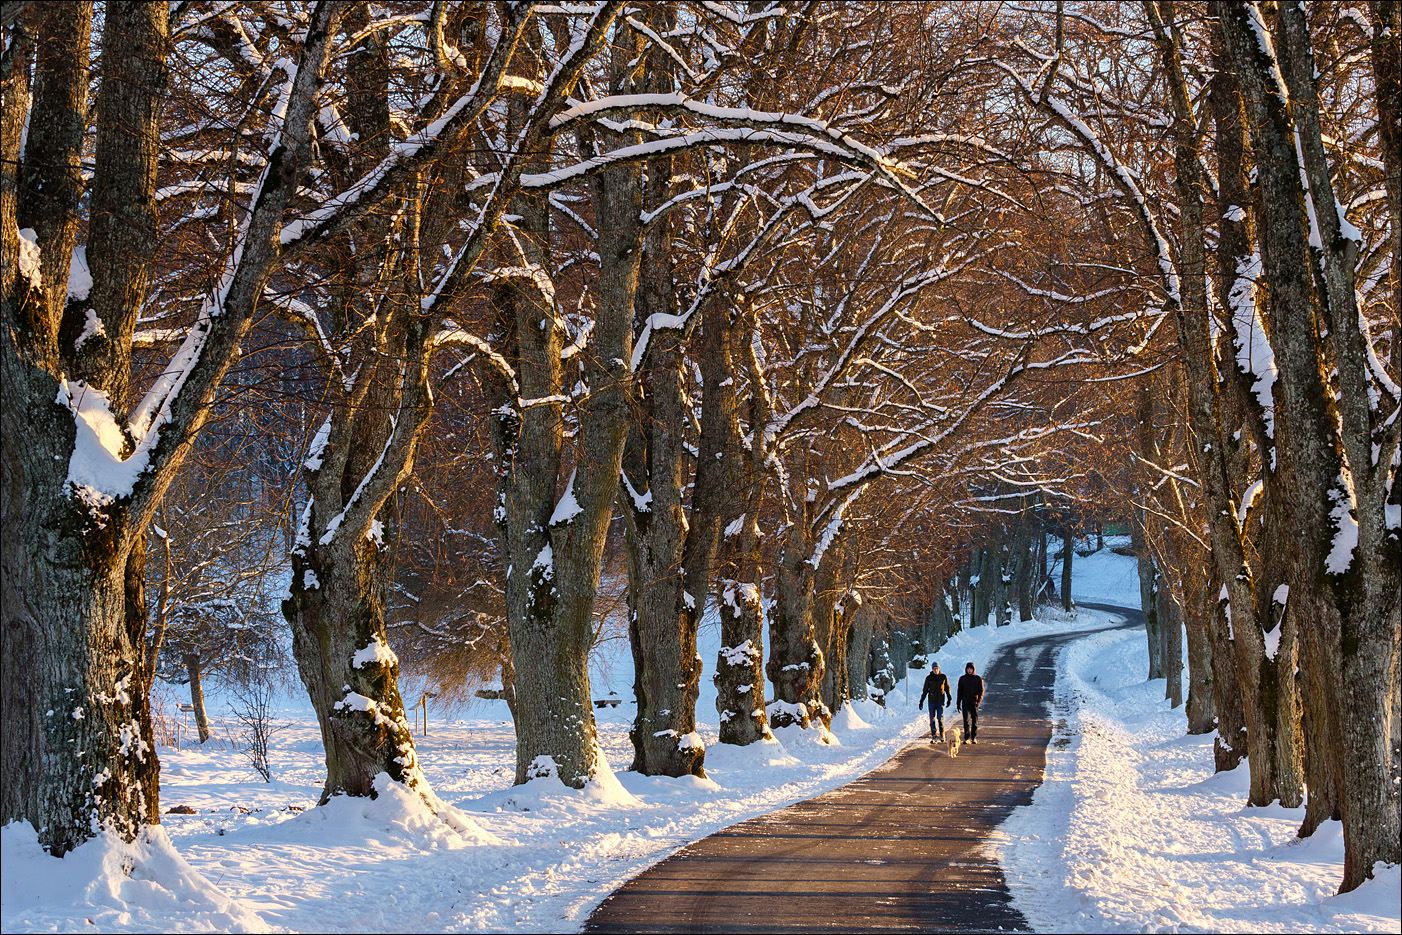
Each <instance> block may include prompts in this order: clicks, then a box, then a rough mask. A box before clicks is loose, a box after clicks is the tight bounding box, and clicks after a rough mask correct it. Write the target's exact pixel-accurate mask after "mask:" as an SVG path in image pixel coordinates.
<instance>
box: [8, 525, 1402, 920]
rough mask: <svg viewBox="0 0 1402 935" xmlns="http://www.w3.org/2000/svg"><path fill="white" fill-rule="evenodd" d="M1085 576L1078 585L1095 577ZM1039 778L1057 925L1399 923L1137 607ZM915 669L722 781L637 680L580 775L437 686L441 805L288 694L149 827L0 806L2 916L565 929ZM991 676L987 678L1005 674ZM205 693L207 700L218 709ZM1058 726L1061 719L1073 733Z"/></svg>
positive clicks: (1012, 863)
mask: <svg viewBox="0 0 1402 935" xmlns="http://www.w3.org/2000/svg"><path fill="white" fill-rule="evenodd" d="M1075 570H1076V580H1077V587H1076V589H1075V590H1074V591H1073V593H1076V594H1077V596H1083V598H1084V599H1085V600H1099V601H1109V602H1119V603H1136V602H1137V600H1136V597H1135V595H1136V593H1137V592H1136V591H1135V590H1134V588H1135V587H1137V582H1136V580H1135V578H1134V574H1133V561H1132V560H1131V559H1127V558H1124V557H1122V556H1118V555H1113V554H1112V553H1110V552H1109V551H1108V550H1107V551H1104V552H1101V553H1098V554H1097V555H1095V556H1091V557H1089V558H1086V559H1083V560H1080V561H1078V562H1077V567H1076V569H1075ZM1082 588H1084V592H1085V593H1084V595H1081V593H1080V592H1081V589H1082ZM1107 622H1109V620H1108V619H1107V617H1106V615H1104V614H1100V613H1096V612H1090V611H1086V612H1083V613H1081V614H1080V615H1079V616H1078V617H1077V618H1075V619H1074V620H1071V621H1064V620H1049V621H1047V622H1034V623H1028V624H1015V625H1013V626H1010V627H1004V628H1001V629H999V628H995V627H983V628H978V629H975V630H972V631H966V632H965V633H963V634H961V635H960V636H958V637H957V638H956V639H955V640H953V641H951V643H950V644H949V645H947V646H946V647H945V648H944V649H943V650H942V651H941V652H939V653H937V654H935V657H934V658H935V659H936V661H938V662H940V663H941V665H942V667H943V668H944V669H945V670H946V671H951V672H957V671H958V670H959V669H960V668H962V665H963V663H964V662H967V661H973V662H975V663H976V664H977V665H978V666H979V669H980V670H981V671H982V670H983V669H985V668H986V666H987V663H988V661H989V659H990V658H991V657H992V656H993V655H994V654H995V653H996V650H997V646H998V645H999V644H1000V643H1003V642H1007V641H1011V640H1015V639H1021V638H1025V637H1027V636H1033V635H1036V634H1038V633H1047V632H1061V631H1066V630H1070V629H1094V628H1097V627H1102V626H1105V625H1106V623H1107ZM718 637H719V633H718V630H717V628H716V627H715V625H714V623H710V624H708V625H706V626H703V630H702V641H701V642H702V646H701V652H702V656H703V658H704V659H705V660H706V665H707V676H706V677H704V678H703V680H702V689H703V690H702V697H701V701H700V704H699V705H698V715H699V719H700V721H701V733H702V736H703V737H704V738H705V739H706V740H707V742H708V744H713V743H714V742H715V739H716V733H717V723H716V714H715V706H714V699H715V692H714V688H713V686H712V685H711V684H710V679H709V672H710V668H711V666H712V665H713V664H714V659H715V655H716V649H717V643H718ZM1067 652H1068V655H1067V656H1066V658H1065V663H1066V664H1065V665H1064V666H1063V673H1064V675H1063V678H1062V679H1061V680H1060V681H1059V683H1058V701H1057V714H1056V716H1057V717H1058V718H1059V719H1063V720H1065V722H1066V724H1065V725H1064V726H1063V727H1061V728H1060V729H1059V730H1058V734H1057V740H1056V742H1054V745H1053V750H1052V752H1051V756H1050V759H1049V764H1048V782H1047V784H1046V785H1044V786H1043V787H1042V788H1041V789H1040V790H1039V791H1038V793H1037V796H1036V799H1035V801H1034V804H1033V805H1032V806H1031V807H1029V808H1026V809H1022V810H1020V811H1019V812H1018V813H1016V814H1015V815H1014V817H1013V819H1012V820H1011V821H1010V822H1009V823H1008V824H1007V825H1005V826H1004V829H1003V830H1004V831H1006V832H1007V834H1006V835H1003V836H1002V837H1001V839H1000V841H999V842H998V844H999V846H1000V847H1001V849H1002V851H1003V857H1004V860H1005V865H1006V866H1007V868H1008V871H1009V873H1008V875H1009V878H1010V880H1011V883H1012V886H1013V888H1014V892H1015V895H1016V897H1017V899H1018V903H1019V906H1020V907H1021V908H1022V910H1023V912H1024V913H1025V914H1026V915H1027V916H1028V918H1029V919H1030V920H1032V922H1033V924H1034V925H1035V926H1036V927H1037V928H1038V929H1046V930H1049V931H1051V930H1066V931H1087V930H1090V931H1175V930H1178V931H1192V930H1238V931H1253V930H1279V931H1286V930H1302V929H1317V930H1330V931H1334V930H1338V931H1345V930H1388V929H1391V930H1392V931H1397V930H1398V909H1397V905H1398V874H1397V870H1396V869H1393V870H1390V871H1386V876H1385V879H1383V880H1381V881H1380V882H1378V883H1374V884H1369V886H1367V887H1365V888H1364V890H1362V891H1360V893H1359V894H1355V895H1353V896H1350V897H1347V898H1345V899H1343V900H1333V899H1330V898H1328V897H1329V896H1330V894H1331V893H1332V892H1333V886H1334V882H1335V881H1336V880H1337V878H1338V876H1339V867H1340V866H1341V862H1342V845H1341V843H1340V841H1339V839H1338V833H1337V830H1336V828H1335V827H1330V828H1326V829H1325V830H1324V831H1322V832H1321V836H1320V837H1319V838H1317V839H1316V840H1314V841H1311V842H1308V843H1306V844H1303V845H1291V844H1289V843H1288V842H1289V841H1290V838H1291V835H1292V834H1293V829H1294V826H1295V823H1296V822H1297V821H1298V816H1296V815H1293V814H1291V813H1287V812H1285V811H1284V810H1281V809H1264V810H1253V811H1254V812H1255V813H1254V814H1246V813H1245V810H1243V808H1242V806H1241V803H1242V802H1243V801H1244V799H1245V792H1244V789H1245V770H1244V769H1242V770H1238V771H1237V772H1236V773H1233V774H1229V775H1226V776H1220V777H1216V778H1213V777H1212V774H1211V749H1210V748H1211V741H1210V739H1208V740H1204V739H1202V738H1192V739H1185V738H1183V737H1182V726H1183V722H1182V716H1181V713H1180V712H1172V713H1169V712H1168V710H1167V706H1166V703H1163V702H1160V701H1158V699H1159V698H1160V697H1162V694H1163V682H1162V681H1159V682H1154V683H1146V682H1144V681H1142V675H1143V672H1144V669H1145V665H1146V663H1145V660H1144V648H1143V635H1142V632H1141V631H1124V632H1121V633H1114V634H1106V635H1100V636H1092V637H1089V638H1087V639H1086V640H1082V641H1078V642H1077V643H1075V644H1072V646H1071V647H1070V648H1069V649H1068V651H1067ZM593 672H594V678H595V695H596V697H601V696H604V695H606V694H608V693H609V692H610V691H616V692H617V693H618V694H619V695H620V696H622V697H623V698H625V699H627V698H629V697H630V695H631V691H630V685H631V679H632V672H631V659H630V654H629V653H628V650H627V646H626V644H624V643H623V642H622V641H616V642H614V643H610V644H608V648H607V649H606V651H605V652H604V654H603V655H601V656H600V658H598V659H596V660H595V661H594V664H593ZM924 674H925V670H919V671H916V672H913V673H912V678H911V679H910V680H909V682H907V683H904V684H902V685H901V686H899V687H897V689H896V690H895V691H893V692H892V693H891V695H890V699H891V707H890V708H888V709H883V708H880V707H878V706H877V705H875V704H874V703H870V702H861V703H858V704H857V705H856V706H855V707H853V708H850V709H847V710H845V711H843V712H841V713H840V714H839V715H838V717H837V718H836V719H835V721H834V725H833V734H832V736H831V737H830V738H829V740H830V741H831V742H828V743H824V742H822V739H821V738H820V737H819V736H818V735H817V733H816V732H814V731H807V732H805V731H801V730H797V729H790V730H785V731H780V732H779V740H778V742H776V743H772V744H762V745H755V746H752V747H749V748H729V747H721V746H719V745H717V746H710V747H709V749H708V750H707V753H706V770H707V773H708V774H709V777H710V778H709V779H708V780H696V779H680V780H678V779H665V778H650V777H644V776H638V775H634V774H631V773H628V772H626V771H624V767H626V766H627V764H628V762H629V761H630V759H631V746H630V745H629V743H628V737H627V730H628V723H629V720H630V719H631V717H632V714H633V711H632V708H631V706H630V704H629V702H628V701H626V700H625V701H624V703H623V704H622V705H620V706H619V707H617V708H610V709H602V710H600V711H599V712H598V714H599V731H600V740H601V743H602V746H603V748H604V752H605V754H606V756H607V760H608V762H609V763H611V764H612V765H613V768H614V769H615V770H617V772H616V773H614V774H613V776H612V777H611V778H610V777H605V778H604V779H602V780H601V781H599V782H596V783H594V784H593V785H591V786H590V787H589V788H587V789H585V790H583V791H575V790H571V789H567V788H565V787H564V786H562V785H561V784H560V783H559V782H558V781H555V780H550V779H538V780H535V781H533V782H530V783H528V784H526V785H524V786H517V787H512V786H511V779H512V773H513V768H514V756H515V754H514V740H513V736H512V731H511V725H510V719H509V716H508V715H507V712H506V708H505V705H504V703H502V702H480V703H478V704H477V705H475V706H474V707H472V708H470V709H468V710H465V711H461V712H456V713H455V714H454V715H453V716H452V717H445V716H444V715H442V714H441V713H436V712H434V710H433V709H432V707H430V723H429V733H428V736H427V737H422V736H421V737H420V738H419V741H418V742H419V754H420V758H421V761H422V763H423V765H424V769H425V771H426V773H427V775H428V777H429V779H430V781H431V783H432V785H433V788H434V790H435V791H436V792H437V793H438V794H439V796H440V797H441V798H442V799H443V800H444V801H446V802H448V803H451V805H453V806H455V808H456V811H455V813H454V817H455V822H454V824H455V826H456V827H454V828H450V827H448V826H447V825H445V824H444V823H442V822H441V821H438V820H437V819H436V818H433V817H432V816H430V815H429V814H427V813H426V812H425V810H424V809H423V808H422V807H421V806H420V805H419V804H418V802H417V800H416V799H409V798H407V797H402V796H400V795H398V794H396V792H395V791H394V790H390V794H388V795H382V796H381V797H380V798H379V799H378V800H376V801H374V802H366V801H351V800H338V801H336V802H333V803H332V804H331V805H329V806H326V807H322V808H318V807H315V802H316V797H317V795H318V793H319V791H320V782H321V773H322V763H321V757H322V753H321V745H320V741H319V739H318V735H317V731H316V726H315V720H314V718H313V717H312V714H311V712H310V710H308V709H307V708H306V707H305V704H304V703H303V702H302V701H301V700H300V699H288V700H287V704H286V706H285V707H284V709H283V710H282V711H281V712H280V716H281V719H282V721H283V722H284V724H285V725H286V729H285V730H283V731H282V732H281V733H279V734H277V735H276V736H275V738H274V749H273V753H272V757H271V759H272V766H273V770H274V781H273V782H271V783H263V782H262V781H261V780H259V779H258V778H257V777H256V776H255V775H254V773H253V772H252V770H251V769H250V768H249V767H248V765H247V763H246V761H245V760H244V758H243V757H242V755H240V754H239V753H238V752H236V751H234V750H232V749H231V748H230V747H229V745H228V744H227V743H225V744H223V745H222V746H215V745H214V744H213V743H211V744H210V745H207V747H214V748H213V749H208V748H207V749H205V750H203V751H201V750H198V749H191V748H190V747H188V746H187V747H186V748H185V749H184V750H182V751H176V750H173V749H162V750H161V761H162V764H163V768H162V789H161V797H162V801H161V805H162V810H163V811H166V810H169V809H171V808H173V807H176V806H182V807H183V808H182V811H185V810H188V811H190V812H192V813H191V814H166V815H164V816H163V818H162V822H163V824H162V826H161V828H160V829H157V830H155V831H153V832H152V834H151V835H150V836H149V838H148V839H147V840H145V841H142V842H138V843H137V844H135V845H124V844H121V843H118V842H114V841H111V840H106V839H97V840H94V841H92V842H90V843H89V844H87V845H85V846H84V847H82V848H80V849H79V850H78V851H76V852H75V853H74V854H72V855H70V856H69V857H68V858H66V859H65V860H64V861H63V862H62V863H59V862H56V861H52V860H51V859H49V858H47V857H45V856H44V855H43V854H42V853H41V852H40V851H39V849H38V846H37V844H36V843H35V836H34V833H33V831H32V830H30V829H29V828H28V827H27V826H23V825H11V826H9V827H7V828H5V829H4V830H3V831H0V862H2V863H3V867H4V873H3V896H2V898H0V901H2V902H3V907H2V908H0V928H3V929H4V931H6V932H18V931H75V930H85V931H91V930H100V931H147V930H171V931H211V930H220V931H223V930H232V931H266V930H274V931H276V930H290V931H389V932H394V931H525V932H531V931H543V932H550V931H572V930H577V929H578V928H579V927H580V926H581V925H582V924H583V922H584V920H585V919H587V918H588V916H589V913H590V912H591V911H592V910H593V908H594V907H595V906H597V905H598V904H599V902H600V901H602V900H603V898H604V897H605V896H607V895H608V894H609V893H610V892H612V891H613V890H614V889H615V888H617V887H618V886H619V885H620V884H622V883H623V882H624V881H625V880H626V879H628V878H629V877H631V876H633V875H635V874H637V873H638V872H640V871H641V870H643V869H644V868H646V867H648V866H650V865H651V864H653V863H655V862H656V861H658V860H661V859H662V858H664V857H666V856H667V855H669V854H671V853H672V852H674V851H675V850H677V849H678V848H680V847H682V846H683V845H685V844H687V843H689V842H691V841H694V840H696V839H698V838H701V837H703V836H705V835H707V834H710V833H711V832H713V831H716V830H719V829H720V828H723V827H725V826H727V825H730V824H733V823H734V822H737V821H741V820H743V819H746V818H749V817H752V816H755V815H760V814H764V813H766V812H769V811H773V810H774V809H777V808H780V807H783V806H785V805H788V804H790V803H792V802H796V801H799V800H802V799H805V798H808V797H810V796H813V795H817V794H819V793H821V792H824V791H827V790H829V789H832V788H835V787H837V786H839V785H841V784H843V783H845V782H848V781H850V780H851V779H854V778H856V777H858V776H860V775H862V774H864V773H866V772H868V771H869V770H871V769H873V768H874V767H876V766H877V765H879V764H880V763H882V762H884V761H885V760H886V759H887V758H888V757H889V756H890V755H891V754H892V753H894V752H895V751H897V750H899V749H900V748H901V747H902V746H904V745H905V744H907V743H909V742H910V741H911V740H913V739H915V738H916V737H918V736H920V735H921V733H922V731H923V730H924V717H923V716H922V715H921V714H920V712H918V711H917V710H916V709H915V707H914V704H915V700H916V698H917V697H918V695H919V686H920V681H921V680H922V679H923V677H924ZM991 687H994V686H991ZM216 707H217V703H216V702H214V701H213V700H212V701H211V710H212V712H213V710H214V709H215V708H216ZM1068 741H1069V742H1068Z"/></svg>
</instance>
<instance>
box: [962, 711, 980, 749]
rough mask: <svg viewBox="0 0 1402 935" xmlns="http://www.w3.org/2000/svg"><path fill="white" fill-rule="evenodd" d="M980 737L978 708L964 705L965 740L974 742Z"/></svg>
mask: <svg viewBox="0 0 1402 935" xmlns="http://www.w3.org/2000/svg"><path fill="white" fill-rule="evenodd" d="M977 736H978V708H975V707H974V706H973V705H964V739H965V740H973V739H974V738H975V737H977Z"/></svg>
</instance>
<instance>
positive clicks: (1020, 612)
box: [1013, 510, 1036, 621]
mask: <svg viewBox="0 0 1402 935" xmlns="http://www.w3.org/2000/svg"><path fill="white" fill-rule="evenodd" d="M1031 522H1032V520H1031V515H1030V511H1028V510H1024V511H1023V515H1022V517H1021V519H1020V520H1019V525H1018V535H1017V538H1016V539H1014V540H1013V549H1014V552H1015V553H1016V554H1015V555H1014V560H1013V583H1014V590H1016V591H1017V619H1018V620H1023V621H1026V620H1031V619H1032V618H1033V613H1032V610H1033V597H1032V594H1033V590H1034V588H1033V583H1032V573H1033V569H1034V568H1035V567H1036V556H1035V555H1034V554H1033V546H1032V536H1031V529H1030V526H1031Z"/></svg>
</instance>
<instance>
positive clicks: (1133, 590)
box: [995, 550, 1402, 932]
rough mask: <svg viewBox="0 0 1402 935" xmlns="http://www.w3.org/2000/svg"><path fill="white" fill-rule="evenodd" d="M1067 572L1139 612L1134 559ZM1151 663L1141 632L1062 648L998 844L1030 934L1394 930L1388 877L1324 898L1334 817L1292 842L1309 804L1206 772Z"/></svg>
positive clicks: (1198, 746) (1203, 746) (1393, 872)
mask: <svg viewBox="0 0 1402 935" xmlns="http://www.w3.org/2000/svg"><path fill="white" fill-rule="evenodd" d="M1077 564H1078V565H1080V566H1081V568H1084V569H1085V570H1086V572H1087V574H1088V576H1093V577H1094V581H1093V582H1089V581H1088V585H1091V584H1093V587H1087V589H1086V592H1087V593H1085V594H1081V593H1080V592H1079V591H1078V590H1077V589H1075V588H1073V591H1072V593H1073V594H1077V595H1078V596H1080V597H1082V598H1083V599H1085V600H1092V599H1095V597H1098V598H1100V599H1102V600H1106V601H1108V602H1112V603H1118V604H1122V605H1129V606H1138V598H1137V594H1138V591H1137V588H1138V582H1137V580H1134V579H1133V575H1132V573H1133V569H1134V562H1133V560H1132V559H1125V558H1122V557H1120V556H1115V555H1113V554H1111V553H1109V552H1108V550H1107V551H1105V552H1100V553H1097V554H1096V555H1095V556H1092V557H1090V558H1086V559H1081V560H1078V562H1077ZM1117 565H1123V566H1125V568H1124V570H1126V571H1128V572H1129V573H1130V574H1129V575H1121V574H1119V573H1117V572H1116V570H1115V569H1116V566H1117ZM1072 568H1073V572H1074V571H1077V568H1076V565H1073V566H1072ZM1079 581H1080V578H1079V576H1078V577H1077V582H1078V584H1079ZM1116 581H1122V582H1124V590H1123V591H1122V592H1121V593H1118V594H1117V593H1115V591H1114V590H1113V588H1114V586H1115V582H1116ZM1097 589H1098V590H1097ZM1092 594H1094V597H1092ZM1185 658H1186V650H1185ZM1147 670H1148V657H1147V651H1146V648H1145V645H1144V633H1143V631H1142V630H1121V631H1111V632H1107V633H1100V634H1095V635H1093V636H1089V637H1087V638H1086V639H1082V640H1077V641H1076V642H1075V643H1072V644H1070V645H1069V646H1067V647H1066V649H1064V650H1063V651H1062V657H1061V662H1060V663H1059V665H1058V672H1059V676H1058V680H1057V690H1056V701H1055V705H1054V709H1053V715H1052V716H1053V719H1054V722H1055V724H1056V731H1055V734H1054V736H1053V740H1052V744H1051V747H1050V748H1049V749H1048V751H1047V768H1046V778H1045V781H1044V783H1043V784H1042V786H1040V787H1039V788H1038V789H1037V791H1036V793H1035V795H1034V797H1033V804H1032V805H1031V806H1029V807H1027V808H1022V809H1018V810H1017V811H1016V812H1014V814H1013V817H1012V818H1010V819H1009V820H1008V821H1007V822H1005V823H1004V824H1003V825H1002V826H1001V827H1000V828H999V829H998V832H997V833H996V836H995V849H996V850H997V851H998V852H999V854H1000V858H1001V860H1002V861H1003V865H1004V869H1005V872H1006V875H1007V879H1008V885H1009V887H1010V888H1011V890H1012V892H1013V897H1014V903H1015V905H1016V906H1017V907H1018V909H1020V910H1021V911H1022V913H1023V915H1025V916H1026V917H1027V919H1028V921H1029V922H1030V923H1031V924H1032V926H1033V928H1034V929H1036V930H1037V931H1039V932H1199V931H1200V932H1303V931H1310V932H1374V931H1376V932H1398V931H1402V918H1400V916H1402V909H1399V907H1400V906H1402V876H1400V875H1399V869H1398V868H1397V867H1391V868H1386V867H1382V866H1381V865H1380V866H1379V868H1378V874H1377V878H1376V879H1375V880H1373V881H1372V882H1369V883H1365V884H1364V885H1363V886H1362V887H1361V888H1359V889H1358V890H1356V891H1354V892H1353V893H1350V894H1348V895H1346V896H1335V895H1334V892H1335V890H1336V889H1337V888H1338V884H1339V880H1340V879H1341V877H1342V875H1343V837H1342V834H1341V831H1340V825H1339V823H1337V822H1329V823H1327V824H1326V825H1325V826H1324V827H1323V828H1321V829H1320V830H1319V831H1317V832H1316V833H1315V835H1314V836H1313V837H1311V838H1309V839H1306V840H1300V839H1297V838H1296V837H1295V831H1296V829H1297V828H1298V827H1299V825H1300V822H1301V820H1302V819H1303V817H1304V809H1302V808H1300V809H1286V808H1282V807H1280V806H1279V805H1275V806H1271V807H1268V808H1247V807H1246V805H1245V803H1246V795H1247V788H1248V784H1249V774H1248V768H1247V766H1246V765H1244V764H1243V765H1242V766H1240V767H1239V768H1237V769H1235V770H1233V771H1231V772H1229V773H1219V774H1214V773H1213V768H1212V735H1207V736H1200V737H1189V736H1187V735H1186V734H1185V732H1184V731H1185V722H1184V719H1183V712H1182V710H1181V709H1179V710H1171V709H1170V708H1169V707H1168V702H1167V701H1164V700H1163V698H1164V689H1165V682H1164V680H1163V679H1155V680H1153V681H1146V680H1145V678H1144V676H1145V674H1146V672H1147Z"/></svg>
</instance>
